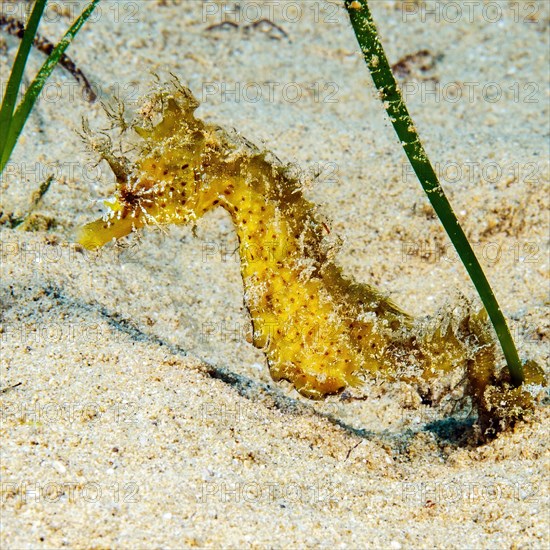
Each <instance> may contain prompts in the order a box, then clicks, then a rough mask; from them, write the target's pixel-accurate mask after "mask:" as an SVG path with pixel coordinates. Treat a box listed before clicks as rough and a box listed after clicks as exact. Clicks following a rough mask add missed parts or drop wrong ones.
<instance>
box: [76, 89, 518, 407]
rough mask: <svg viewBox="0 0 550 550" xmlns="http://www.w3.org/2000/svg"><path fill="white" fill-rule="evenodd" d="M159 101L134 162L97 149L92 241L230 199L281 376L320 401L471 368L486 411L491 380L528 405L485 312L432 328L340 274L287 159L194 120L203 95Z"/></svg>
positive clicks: (257, 315)
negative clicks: (499, 373)
mask: <svg viewBox="0 0 550 550" xmlns="http://www.w3.org/2000/svg"><path fill="white" fill-rule="evenodd" d="M151 104H158V105H160V108H159V109H158V110H157V113H156V114H157V115H158V114H159V113H160V116H161V120H160V122H157V123H156V124H153V123H151V122H149V123H148V121H147V120H146V119H145V118H144V119H143V120H140V121H139V123H138V124H142V126H141V127H139V126H137V125H134V128H135V130H136V131H137V133H138V134H139V135H140V136H141V138H142V147H141V151H140V152H139V153H138V155H137V160H135V161H134V162H130V161H129V160H127V159H125V158H122V157H117V156H116V155H115V154H114V153H113V152H112V151H111V150H110V149H109V147H107V146H106V145H98V143H97V142H96V143H95V145H93V147H94V148H95V150H96V152H99V153H100V155H101V156H102V157H103V158H104V159H105V160H107V162H108V163H109V164H110V166H111V167H112V169H113V171H114V173H115V175H116V177H117V188H116V191H115V195H114V198H113V199H111V200H106V201H105V205H106V206H107V213H106V215H105V216H104V217H103V218H102V219H99V220H97V221H95V222H92V223H89V224H87V225H86V226H84V227H83V228H81V229H80V232H79V236H78V240H79V242H80V243H81V244H82V245H83V246H84V247H86V248H88V249H97V248H99V247H101V246H103V245H104V244H106V243H108V242H109V241H111V240H113V239H120V238H121V237H124V236H125V235H128V234H129V233H131V232H133V231H138V230H140V229H141V228H143V227H145V226H165V225H167V224H193V223H194V222H196V220H198V219H199V218H201V217H202V216H203V215H204V214H205V213H207V212H209V211H210V210H212V209H214V208H217V207H221V208H223V209H224V210H226V211H227V212H228V214H229V215H230V217H231V220H232V222H233V225H234V227H235V230H236V232H237V236H238V240H239V255H240V261H241V274H242V279H243V284H244V302H245V305H246V307H247V309H248V312H249V313H250V317H251V320H252V327H253V338H252V339H253V344H254V346H256V347H257V348H260V349H262V350H263V351H264V353H265V355H266V358H267V362H268V365H269V369H270V373H271V375H272V377H273V379H274V380H281V379H285V380H288V381H290V382H291V383H292V384H293V385H294V387H295V388H296V389H297V390H298V391H299V392H300V393H301V394H303V395H305V396H307V397H309V398H314V399H316V398H322V397H324V396H326V395H328V394H335V393H338V392H340V391H342V390H343V389H345V388H348V387H350V386H351V387H353V386H359V385H360V384H361V382H362V380H363V379H364V378H365V377H366V376H368V375H369V374H372V375H379V376H384V377H386V378H389V379H393V380H396V379H399V380H405V381H424V382H425V381H427V380H430V379H431V378H433V377H434V376H435V375H436V374H437V373H445V372H450V371H452V370H453V369H455V368H459V367H462V368H464V369H465V371H466V374H467V378H468V381H469V388H470V390H469V392H470V395H471V396H472V399H473V400H474V402H476V404H477V406H478V409H480V410H482V411H487V410H493V414H496V413H494V411H495V405H494V404H493V403H492V401H491V402H489V401H488V399H489V398H488V397H487V396H488V395H489V393H490V391H489V392H488V390H491V388H493V390H494V391H497V393H498V396H497V395H496V394H495V397H494V398H495V399H502V398H503V395H504V396H505V397H506V399H508V405H507V406H509V407H514V406H515V407H516V409H517V408H518V407H520V408H521V407H522V406H524V397H525V396H524V393H525V392H521V391H518V390H519V389H515V388H511V387H509V386H507V385H506V384H505V383H504V382H499V384H498V387H497V386H491V384H494V383H495V380H496V374H495V363H496V351H495V341H494V339H493V336H492V334H491V332H490V330H489V328H488V325H487V320H486V314H485V312H484V310H481V311H480V312H478V313H473V312H469V313H468V314H466V315H465V316H464V317H463V318H461V319H458V320H457V319H450V316H447V318H446V319H445V318H444V319H443V321H442V322H440V323H439V324H437V323H436V325H435V327H434V328H433V329H432V330H428V329H426V327H425V326H424V325H422V324H420V323H419V322H416V321H415V320H414V319H413V318H412V317H411V316H409V315H408V314H406V313H405V312H403V311H402V310H401V309H400V308H398V307H397V306H396V305H395V304H394V303H393V302H391V301H390V300H388V299H387V298H385V297H384V295H383V294H382V293H381V292H379V291H377V290H376V289H375V288H373V287H371V286H369V285H367V284H361V283H358V282H355V281H353V280H352V279H350V278H348V277H346V276H345V275H344V274H343V273H342V269H341V268H340V267H339V266H338V265H337V264H336V263H334V261H333V260H332V257H333V255H332V254H331V250H330V246H329V245H328V244H327V230H326V227H327V226H326V224H325V222H324V220H323V219H322V218H321V216H320V215H319V214H318V212H317V210H316V207H315V205H313V204H312V203H311V202H309V201H308V200H307V199H306V198H305V197H304V195H303V193H302V190H301V185H300V181H299V180H298V179H297V178H296V177H294V176H293V175H292V171H291V170H289V169H288V166H285V165H283V164H282V163H281V162H280V161H278V160H277V159H276V158H275V157H274V156H273V155H272V154H271V153H269V152H268V151H265V150H260V149H258V148H256V147H255V146H254V145H252V144H250V143H249V142H248V141H246V140H245V139H243V138H242V137H240V136H239V135H238V134H237V133H236V132H228V131H226V130H224V129H222V128H220V127H218V126H215V125H213V124H207V123H205V122H203V121H201V120H199V119H197V118H195V115H194V112H195V110H196V108H197V107H198V102H197V100H196V99H195V98H194V97H193V95H192V94H191V92H190V91H189V90H188V89H187V88H185V87H183V86H182V85H181V84H179V83H177V82H173V83H172V84H171V85H167V86H164V87H162V88H160V89H159V90H158V92H157V95H156V97H155V98H154V100H153V102H152V103H151ZM151 104H150V105H151ZM503 384H504V385H503ZM493 390H491V391H493ZM506 392H507V393H506ZM514 400H515V401H514ZM516 412H517V411H516ZM499 414H500V413H499ZM497 416H498V415H497ZM500 416H502V414H500Z"/></svg>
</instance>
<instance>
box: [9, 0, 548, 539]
mask: <svg viewBox="0 0 550 550" xmlns="http://www.w3.org/2000/svg"><path fill="white" fill-rule="evenodd" d="M51 4H52V6H51V8H50V12H49V17H48V18H46V20H45V21H44V22H43V24H42V26H41V32H42V33H43V34H44V35H46V36H48V37H50V38H51V39H52V40H57V39H59V37H60V36H61V35H62V33H63V31H64V29H65V28H66V27H67V25H68V24H69V23H70V21H71V20H72V17H73V15H74V13H75V11H77V10H76V8H77V7H78V8H79V7H81V6H83V5H84V4H83V3H80V4H78V6H77V5H76V4H74V3H71V2H67V3H66V2H60V1H57V2H53V1H52V2H51ZM448 4H449V3H448V2H430V3H428V4H426V3H424V2H412V3H411V2H400V1H374V2H371V7H372V11H373V15H374V18H375V20H376V22H377V24H378V27H379V31H380V35H381V39H382V41H383V43H384V45H385V47H386V51H387V54H388V56H389V58H390V60H391V62H397V61H398V60H400V59H402V60H404V62H403V64H402V65H403V67H404V68H403V67H402V69H401V82H402V85H403V89H404V92H405V99H406V100H407V103H408V105H409V108H410V110H411V113H412V115H413V118H414V120H415V122H416V124H417V128H418V130H419V132H420V134H421V136H422V138H423V140H424V142H425V146H426V148H427V150H428V152H429V154H430V156H431V158H432V160H433V162H435V163H436V167H437V169H438V170H439V172H440V174H441V176H442V178H443V181H444V185H445V189H446V191H447V193H448V195H449V197H450V199H451V202H452V203H453V205H454V206H455V209H456V211H457V213H459V216H460V219H461V221H462V223H463V224H464V227H465V230H466V232H467V234H468V236H469V237H470V238H471V240H472V242H473V243H474V244H475V247H476V250H477V251H478V253H479V256H480V258H481V259H482V261H483V265H484V267H485V269H486V272H487V275H488V277H489V279H490V281H491V282H492V284H493V286H494V288H495V289H496V292H497V295H498V298H499V300H500V302H501V305H502V308H503V310H504V311H505V313H506V315H507V317H508V318H509V319H510V323H511V327H512V331H513V333H514V336H515V338H516V341H517V344H518V347H519V351H520V355H521V356H522V357H523V358H527V357H530V358H534V359H535V360H537V361H538V362H539V363H540V364H542V365H546V368H547V365H548V351H549V348H548V339H549V322H548V234H549V209H548V180H549V170H548V57H549V56H548V51H549V40H548V38H549V35H548V27H549V4H548V3H547V2H544V1H541V2H528V1H520V2H507V1H499V2H481V1H480V2H477V3H476V2H470V6H471V7H470V8H469V9H470V10H471V11H467V8H466V6H465V3H463V2H458V3H457V2H452V3H451V4H455V5H458V6H461V10H460V11H456V9H455V8H456V6H455V8H452V6H451V7H449V6H448ZM21 5H22V4H19V3H14V2H3V3H2V4H1V7H2V9H7V7H9V9H10V10H11V9H16V10H19V12H20V11H21V9H22V8H21ZM224 6H225V7H224ZM232 6H233V3H232V2H227V3H223V2H206V1H205V2H200V1H198V0H196V1H185V2H179V1H177V0H174V1H172V0H149V1H132V2H131V1H128V2H126V1H123V0H121V1H120V2H116V3H115V2H109V1H105V2H103V3H102V4H101V5H100V9H99V10H98V14H97V16H96V20H95V21H94V22H92V23H89V24H88V25H87V26H85V27H84V29H83V30H82V32H81V33H80V35H79V36H78V37H77V39H76V41H75V42H74V44H73V45H72V46H71V48H70V51H69V53H70V55H71V57H72V58H73V59H74V60H75V61H76V62H77V64H78V66H79V67H80V68H81V69H82V71H83V72H84V73H85V74H86V75H87V77H88V79H89V80H90V81H91V82H92V83H93V84H94V87H95V89H96V90H97V91H98V92H100V94H101V98H102V100H103V101H109V100H112V96H113V95H114V94H117V95H118V96H119V97H120V98H121V99H122V100H123V101H124V102H125V103H126V104H127V105H128V108H129V109H130V110H131V109H132V108H133V106H134V105H135V100H136V99H137V98H138V97H139V96H141V95H144V94H146V93H147V92H148V90H149V89H150V85H151V79H152V76H151V73H158V74H160V75H161V77H163V78H166V77H167V75H168V73H169V72H172V73H174V74H175V75H177V76H178V77H179V78H180V79H181V81H182V82H184V83H185V84H186V85H188V86H189V87H190V88H191V89H192V90H193V92H194V93H195V95H196V96H197V97H198V98H199V99H200V100H201V103H202V105H201V107H200V109H199V111H198V114H199V115H200V116H201V117H203V118H204V119H206V120H209V121H216V122H218V123H219V124H221V125H223V126H225V127H234V128H236V129H238V130H239V131H240V132H241V133H242V134H243V135H244V136H246V137H247V138H248V139H250V140H251V141H253V142H255V143H258V144H264V145H265V147H267V148H269V149H271V150H273V151H274V152H275V153H276V154H277V156H279V158H281V159H282V160H283V161H285V162H293V163H296V164H297V165H298V166H300V167H301V169H303V171H304V178H306V179H307V178H308V177H309V176H310V175H311V174H313V173H314V172H315V171H320V172H321V173H320V175H319V177H318V178H317V180H316V181H315V182H314V183H313V184H312V185H311V186H310V188H309V191H308V197H309V198H310V199H311V200H313V201H315V202H316V203H318V204H320V205H321V208H322V210H323V212H324V213H325V214H326V215H327V217H328V219H330V220H331V231H332V232H333V233H334V234H337V235H339V236H340V237H341V238H342V245H341V249H340V252H339V254H338V261H339V262H340V263H341V264H342V265H343V266H344V267H345V269H346V271H347V273H349V274H352V275H354V276H355V277H356V278H357V279H358V280H362V281H366V282H370V283H371V284H373V285H375V286H377V287H379V288H381V289H383V290H384V291H385V292H387V294H388V295H389V296H390V297H391V298H392V299H393V300H394V301H396V302H397V303H398V304H400V305H401V306H402V307H403V308H404V309H406V310H408V311H409V312H411V313H413V314H415V315H422V316H424V315H431V314H434V313H435V312H436V311H437V310H438V309H439V308H440V307H442V306H443V305H444V304H445V303H449V302H451V303H452V301H453V300H454V299H455V297H456V296H457V295H458V294H460V293H462V294H465V295H466V296H470V297H473V296H474V291H473V288H472V286H471V284H470V282H469V280H468V278H467V276H466V274H465V272H464V269H463V268H462V266H461V264H460V263H459V262H458V261H457V259H456V256H455V255H454V254H453V252H452V251H451V249H450V247H449V245H448V244H447V240H446V237H445V234H444V232H443V230H442V229H441V227H440V224H439V222H438V221H437V219H435V218H434V215H433V213H432V210H431V208H430V207H429V206H428V203H427V200H426V198H425V197H424V195H423V192H422V190H421V188H420V186H419V185H418V182H417V181H416V180H415V179H414V177H413V176H412V174H411V172H410V170H409V169H408V165H407V164H406V160H405V158H404V156H403V152H402V150H401V148H400V146H399V143H398V142H397V140H396V138H395V135H394V133H393V129H392V128H391V125H390V124H389V122H388V120H387V118H386V115H385V112H384V111H383V109H382V107H381V105H380V103H379V101H378V99H377V98H376V95H375V93H374V89H373V86H372V82H371V80H370V76H369V74H368V71H367V69H366V67H365V65H364V63H363V61H362V59H361V58H360V57H359V56H358V54H357V46H356V41H355V37H354V35H353V33H352V30H351V27H350V26H349V23H348V20H347V15H346V13H345V12H344V11H343V10H342V8H341V5H340V3H339V2H335V1H331V2H325V1H320V2H313V1H303V2H286V1H281V2H275V1H274V2H258V1H257V2H241V9H240V11H238V12H236V13H235V12H234V13H233V14H231V13H229V12H228V11H227V9H226V8H231V7H232ZM427 8H430V9H435V10H436V12H435V15H432V14H433V13H434V12H431V11H430V9H427ZM497 8H498V9H497ZM453 9H455V11H453ZM499 10H500V11H499ZM437 14H439V15H437ZM263 18H270V19H272V21H273V22H275V23H277V25H278V26H279V27H280V29H278V28H275V27H270V26H269V25H268V24H267V23H265V22H264V23H261V24H256V25H255V24H254V22H257V21H259V20H261V19H263ZM223 21H233V22H237V23H238V24H235V25H229V24H226V25H223V26H222V27H218V28H214V29H210V30H209V29H208V27H210V26H212V25H217V24H219V23H222V22H223ZM281 29H282V30H283V31H284V33H286V36H285V34H284V33H283V32H281ZM17 45H18V42H17V40H16V39H15V38H12V37H8V36H4V35H1V36H0V63H1V70H0V78H1V81H2V82H5V81H6V79H7V75H8V69H9V67H10V66H11V63H12V60H13V58H14V55H15V52H16V49H17ZM424 50H426V51H427V52H428V53H423V54H420V55H416V56H415V55H414V54H416V53H417V52H423V51H424ZM407 56H412V57H407ZM32 57H33V59H32V60H31V63H30V66H31V70H35V69H36V68H37V67H38V66H39V63H40V62H41V61H42V59H41V54H39V53H37V52H34V53H33V54H32ZM30 75H31V72H30V71H29V73H28V76H29V77H30ZM83 116H87V117H88V119H89V120H90V123H91V125H92V126H93V127H95V128H101V127H106V126H108V120H107V117H106V116H105V113H104V111H103V109H102V108H101V106H100V102H99V101H98V102H96V103H95V104H89V103H88V102H86V100H85V99H84V98H83V97H82V94H81V88H80V87H79V86H78V85H76V84H75V83H74V80H73V79H72V77H71V76H70V75H69V74H68V73H67V72H65V71H64V70H62V69H57V70H56V72H55V73H54V75H53V77H52V79H51V80H50V83H49V85H48V87H47V88H46V90H45V92H44V94H43V97H42V99H41V100H40V102H39V104H38V105H37V107H36V108H35V110H34V112H33V114H32V116H31V117H30V119H29V121H28V123H27V126H26V129H25V132H24V135H23V136H22V138H21V140H20V142H19V144H18V146H17V148H16V150H15V152H14V155H13V157H12V162H11V163H10V165H9V166H8V168H7V170H6V172H5V173H4V175H3V177H2V182H1V192H2V196H1V201H0V202H1V210H2V212H3V213H4V222H5V223H4V224H3V225H2V226H1V227H0V246H1V286H0V300H1V305H2V317H1V337H2V339H1V344H2V353H1V366H0V377H1V378H0V381H1V384H0V385H1V388H2V389H3V390H6V391H3V392H2V394H0V404H1V407H2V418H1V457H0V458H1V469H0V475H1V484H2V492H1V507H0V513H1V516H0V526H1V536H0V545H1V546H2V548H6V549H7V548H14V549H19V548H59V547H70V548H106V547H117V548H187V547H207V548H219V547H223V548H249V547H251V548H310V547H311V548H314V547H323V548H324V547H326V548H377V549H378V548H395V549H399V548H468V549H469V548H491V549H493V548H518V549H519V548H522V549H523V548H548V547H549V545H550V534H549V531H550V522H549V507H548V466H549V462H548V416H549V414H548V407H547V406H545V404H544V402H543V403H541V404H540V406H539V407H538V408H537V410H536V412H535V414H534V417H533V418H532V419H531V420H530V421H528V422H524V423H520V424H518V425H517V426H516V427H515V428H514V429H513V430H512V431H510V432H507V433H505V434H502V435H500V436H499V437H498V438H497V439H495V440H493V441H491V442H489V443H486V444H484V445H481V446H476V447H473V446H469V445H467V444H465V443H464V437H461V435H460V434H461V433H462V432H464V433H466V435H467V432H468V430H469V429H471V428H470V427H469V426H470V422H469V419H468V418H465V416H466V415H465V414H464V411H460V410H459V411H455V412H454V413H452V412H450V407H449V403H448V402H447V403H446V405H445V406H439V407H430V406H427V405H425V404H422V403H421V402H420V401H419V398H418V396H417V395H416V394H414V392H412V391H411V390H410V389H407V388H406V387H403V386H402V385H398V384H393V385H392V384H380V383H373V384H372V388H371V389H370V390H369V396H368V399H366V400H362V401H355V402H345V401H342V400H340V399H339V398H337V397H333V398H330V399H328V400H326V401H324V402H310V401H308V400H307V399H304V398H302V397H300V396H299V395H298V394H297V393H296V392H295V391H294V390H293V389H292V388H291V387H290V386H289V385H287V384H277V383H274V382H273V381H272V380H271V379H270V376H269V373H268V370H267V367H266V365H265V359H264V356H263V354H262V353H261V352H260V351H259V350H256V349H255V348H253V347H252V345H251V344H249V343H248V342H247V334H248V333H249V330H250V329H249V320H248V318H247V314H246V311H245V309H244V307H243V302H242V283H241V278H240V273H239V264H238V260H237V258H236V257H235V255H234V254H232V251H233V250H234V249H235V246H236V237H235V234H234V232H233V230H232V227H231V224H230V221H229V218H228V217H227V216H226V215H224V213H223V212H222V211H216V212H213V213H212V214H211V215H208V216H207V217H205V219H204V220H202V221H201V223H200V224H199V225H198V227H197V230H196V236H194V235H193V234H192V232H191V229H190V228H175V227H170V228H169V230H168V231H167V232H166V234H164V233H162V232H160V231H154V230H150V231H147V232H145V233H144V234H143V235H142V238H141V239H139V240H138V239H137V238H131V239H129V240H128V241H127V246H126V247H124V248H115V247H108V248H106V249H105V250H103V251H102V252H101V253H100V254H99V255H91V254H84V253H82V251H79V249H78V248H77V247H75V245H74V244H73V240H74V231H75V229H76V228H77V227H78V226H79V225H81V224H82V223H85V222H87V221H90V220H91V219H93V218H94V217H96V215H97V213H98V211H99V206H98V203H97V202H95V201H97V200H98V199H101V198H104V197H107V196H109V195H110V194H111V193H112V191H113V189H114V183H113V182H114V178H113V176H112V174H111V173H110V171H109V170H108V168H107V167H106V166H105V165H104V163H102V164H99V165H98V166H96V160H97V159H95V158H94V157H93V155H91V154H90V153H88V152H86V151H85V148H84V147H83V144H82V142H81V141H80V139H79V138H78V136H77V135H76V134H75V132H74V130H75V129H78V128H80V126H81V122H80V121H81V118H82V117H83ZM50 174H54V181H53V183H52V185H51V188H50V190H49V191H48V193H47V194H46V195H45V197H44V199H43V201H42V202H41V204H40V205H39V206H38V208H37V209H36V210H35V212H34V214H33V216H32V218H31V219H29V220H28V223H27V224H26V226H25V229H27V230H26V231H25V230H21V229H11V228H10V227H9V224H8V223H6V214H10V213H12V214H13V215H15V216H19V215H22V214H23V213H24V212H26V210H27V209H28V205H29V201H30V197H31V195H32V193H33V192H35V191H36V189H37V188H38V187H39V185H40V183H41V182H42V181H43V180H44V179H45V178H46V177H47V176H48V175H50ZM11 386H15V387H13V388H11V389H9V388H10V387H11Z"/></svg>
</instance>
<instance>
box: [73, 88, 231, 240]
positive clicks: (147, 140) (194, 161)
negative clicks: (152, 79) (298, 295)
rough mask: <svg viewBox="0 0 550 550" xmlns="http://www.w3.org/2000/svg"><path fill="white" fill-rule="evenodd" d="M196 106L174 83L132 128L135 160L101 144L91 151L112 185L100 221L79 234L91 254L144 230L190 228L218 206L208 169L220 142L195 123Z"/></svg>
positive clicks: (155, 98) (214, 130)
mask: <svg viewBox="0 0 550 550" xmlns="http://www.w3.org/2000/svg"><path fill="white" fill-rule="evenodd" d="M198 105H199V104H198V101H197V100H196V99H195V98H194V97H193V95H192V94H191V92H190V91H189V90H188V89H187V88H185V87H183V86H181V85H179V83H172V85H171V86H164V87H162V88H161V89H160V90H157V92H156V94H155V95H154V96H153V97H152V98H150V99H149V101H148V102H147V103H146V104H145V106H144V107H143V108H142V113H141V117H140V118H139V119H138V121H137V122H136V123H134V124H133V125H132V126H133V129H134V130H135V131H136V132H137V134H138V135H139V136H140V138H141V140H140V143H139V146H138V147H139V149H138V150H139V153H138V154H137V157H136V159H135V160H133V161H130V160H128V159H126V158H120V157H117V156H115V154H114V153H113V152H112V151H111V148H110V147H108V146H106V145H105V143H104V142H103V144H99V145H98V144H97V142H96V143H95V145H93V148H94V149H95V150H96V151H97V152H99V154H100V155H101V156H102V157H103V158H104V159H105V160H106V161H107V162H108V163H109V165H110V166H111V169H112V170H113V172H114V173H115V176H116V179H117V185H116V189H115V192H114V195H113V196H112V197H111V198H109V199H106V200H104V201H103V204H104V206H105V213H104V215H103V217H102V218H100V219H98V220H96V221H94V222H91V223H89V224H87V225H85V226H83V227H82V228H81V229H80V230H79V232H78V236H77V239H78V242H79V243H80V244H82V246H84V247H85V248H88V249H96V248H99V247H101V246H103V245H104V244H106V243H107V242H109V241H111V240H113V239H119V238H121V237H123V236H125V235H128V234H129V233H130V232H132V231H136V230H138V229H140V228H141V227H144V226H146V225H151V226H155V225H157V226H161V225H164V224H171V223H174V224H187V223H193V222H194V221H196V220H197V219H198V218H200V217H201V216H202V215H204V213H206V212H207V211H208V210H210V209H211V208H213V207H214V206H215V205H216V204H217V202H219V201H217V196H218V194H219V193H218V190H217V189H216V185H215V182H216V177H215V170H214V171H213V170H212V168H211V165H212V163H213V162H214V160H213V159H214V158H215V157H216V155H217V152H218V151H219V150H220V148H221V147H220V136H219V135H217V128H216V127H214V126H211V125H208V126H207V125H205V124H204V123H203V122H202V121H200V120H198V119H196V118H195V116H194V111H195V109H196V108H197V107H198ZM157 117H158V118H160V121H155V118H157ZM108 144H109V146H110V141H109V142H108ZM218 156H219V155H218ZM209 168H210V169H209ZM212 172H214V176H213V177H212V175H210V177H207V176H208V174H209V173H210V174H212Z"/></svg>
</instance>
